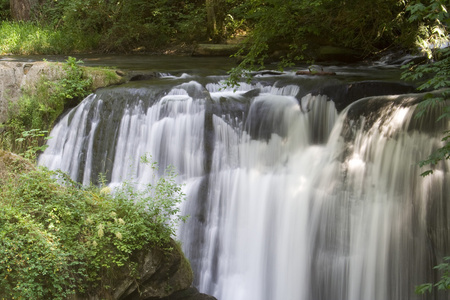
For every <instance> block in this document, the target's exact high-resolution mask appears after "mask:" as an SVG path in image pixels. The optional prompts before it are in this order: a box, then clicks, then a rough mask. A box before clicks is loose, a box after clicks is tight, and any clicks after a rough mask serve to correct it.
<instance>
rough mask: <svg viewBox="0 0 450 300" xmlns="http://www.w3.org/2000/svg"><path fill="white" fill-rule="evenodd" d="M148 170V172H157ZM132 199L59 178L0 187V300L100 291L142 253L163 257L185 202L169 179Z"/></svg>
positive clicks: (47, 175) (42, 175)
mask: <svg viewBox="0 0 450 300" xmlns="http://www.w3.org/2000/svg"><path fill="white" fill-rule="evenodd" d="M150 167H151V168H152V169H153V170H155V169H156V165H155V164H152V165H150ZM167 174H168V175H167V176H166V177H162V178H161V179H158V180H157V181H156V182H155V183H154V184H149V185H147V186H145V188H144V189H142V190H140V191H138V190H136V189H135V188H134V185H133V184H132V183H125V184H124V185H123V186H121V187H119V188H118V189H117V190H115V191H114V192H111V191H110V189H109V188H108V187H103V188H98V187H94V186H90V187H80V186H79V185H78V184H77V183H75V182H73V181H72V180H70V179H69V178H68V177H67V176H66V175H65V174H62V173H59V172H51V171H48V170H46V169H37V170H34V171H31V172H27V173H22V174H20V175H19V176H18V177H16V178H15V179H14V180H13V179H11V178H12V177H7V176H6V177H5V176H3V177H1V178H0V184H1V185H2V190H1V191H0V238H1V240H0V266H1V267H0V294H1V295H2V296H3V297H6V298H7V299H21V298H26V299H64V298H66V297H67V296H68V295H70V294H73V293H78V294H83V293H89V292H93V291H94V292H95V290H96V289H97V288H99V287H101V288H106V287H107V286H108V283H109V281H110V280H111V279H112V278H113V277H114V276H116V275H117V274H118V273H119V274H121V273H122V271H123V268H125V269H127V270H128V271H129V272H130V273H131V274H132V273H133V272H132V271H133V268H134V266H133V264H132V262H131V257H132V255H133V254H134V253H136V251H138V250H140V249H143V248H144V247H149V246H150V247H158V248H160V249H161V248H162V249H166V250H169V248H168V247H169V244H170V243H169V242H170V240H171V237H172V235H173V233H174V231H175V227H176V225H177V222H178V221H180V220H183V219H184V218H183V217H181V216H180V215H179V210H178V208H177V206H178V203H179V202H180V201H182V200H183V199H184V194H183V193H182V192H181V187H180V186H179V185H178V184H176V183H175V177H176V175H175V174H174V173H173V171H171V170H168V173H167Z"/></svg>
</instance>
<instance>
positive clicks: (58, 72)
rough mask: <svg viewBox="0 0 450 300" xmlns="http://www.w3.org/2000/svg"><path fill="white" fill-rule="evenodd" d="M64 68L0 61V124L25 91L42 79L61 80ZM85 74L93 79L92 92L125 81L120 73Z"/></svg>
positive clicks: (92, 70) (91, 70) (99, 71)
mask: <svg viewBox="0 0 450 300" xmlns="http://www.w3.org/2000/svg"><path fill="white" fill-rule="evenodd" d="M62 66H63V65H62V64H61V63H52V62H47V61H37V62H12V61H0V124H1V123H4V122H5V121H6V119H7V116H8V106H9V103H10V102H15V101H17V100H18V99H19V98H20V96H21V95H22V92H23V90H25V89H33V88H34V87H35V86H36V85H37V83H38V81H39V80H41V78H42V77H44V78H45V79H47V80H50V81H52V80H58V79H60V78H61V77H62V76H63V75H64V68H63V67H62ZM84 72H85V75H86V76H88V77H90V78H92V90H95V89H97V88H100V87H105V86H108V85H111V84H118V83H121V82H123V81H125V79H124V77H123V75H124V73H123V72H120V71H114V70H110V69H101V68H84Z"/></svg>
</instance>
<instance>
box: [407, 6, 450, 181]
mask: <svg viewBox="0 0 450 300" xmlns="http://www.w3.org/2000/svg"><path fill="white" fill-rule="evenodd" d="M447 6H448V2H447V1H443V0H428V1H414V2H412V3H411V4H410V5H409V6H408V8H407V9H408V12H410V17H409V21H410V22H411V23H416V24H417V26H418V28H419V31H418V34H417V36H416V38H417V46H418V47H420V49H422V51H423V52H424V53H426V55H427V58H428V60H427V61H426V62H425V63H421V64H415V63H411V64H409V65H407V66H406V70H405V72H404V74H403V76H402V78H403V79H409V80H414V81H418V82H420V83H421V84H420V86H419V87H418V89H419V90H421V91H433V90H439V89H445V88H449V87H450V48H449V47H448V43H449V26H450V14H449V13H448V10H447ZM449 99H450V92H449V91H448V90H443V92H442V93H440V94H439V96H438V97H436V96H433V95H432V94H429V97H427V99H426V100H425V101H423V102H422V103H420V105H419V107H418V108H419V112H418V116H421V115H423V114H424V113H425V112H426V111H427V110H428V109H430V108H433V107H434V106H436V105H441V104H444V102H445V101H447V100H449ZM448 118H450V107H449V106H448V105H446V106H444V111H443V113H442V115H441V116H440V117H439V118H438V120H437V121H440V120H443V119H448ZM443 134H444V137H443V138H442V142H443V146H442V147H441V148H439V149H437V150H436V151H435V152H433V153H432V154H431V155H430V156H429V157H428V158H427V159H426V160H424V161H422V162H420V166H426V165H431V166H432V165H435V164H437V163H438V162H439V161H440V160H446V159H450V129H447V130H446V131H445V132H443ZM432 173H433V171H432V170H427V171H425V172H424V173H422V176H426V175H429V174H432Z"/></svg>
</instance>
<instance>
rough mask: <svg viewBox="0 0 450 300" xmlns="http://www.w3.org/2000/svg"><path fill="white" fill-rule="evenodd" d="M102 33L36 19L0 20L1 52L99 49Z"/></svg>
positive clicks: (47, 52)
mask: <svg viewBox="0 0 450 300" xmlns="http://www.w3.org/2000/svg"><path fill="white" fill-rule="evenodd" d="M98 40H99V37H96V36H92V35H91V36H86V35H83V34H82V33H81V32H78V33H77V32H74V31H70V32H69V31H63V30H58V29H56V30H55V29H54V28H53V27H51V26H45V25H39V26H38V25H36V24H35V23H33V22H9V21H3V22H1V23H0V54H3V55H4V54H16V55H31V54H67V53H75V52H86V51H90V50H92V49H95V48H96V47H97V44H98Z"/></svg>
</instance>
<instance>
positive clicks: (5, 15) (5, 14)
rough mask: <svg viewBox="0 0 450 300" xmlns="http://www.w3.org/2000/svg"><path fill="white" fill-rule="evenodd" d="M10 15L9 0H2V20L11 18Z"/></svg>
mask: <svg viewBox="0 0 450 300" xmlns="http://www.w3.org/2000/svg"><path fill="white" fill-rule="evenodd" d="M10 17H11V12H10V9H9V0H0V20H9V19H10Z"/></svg>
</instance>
